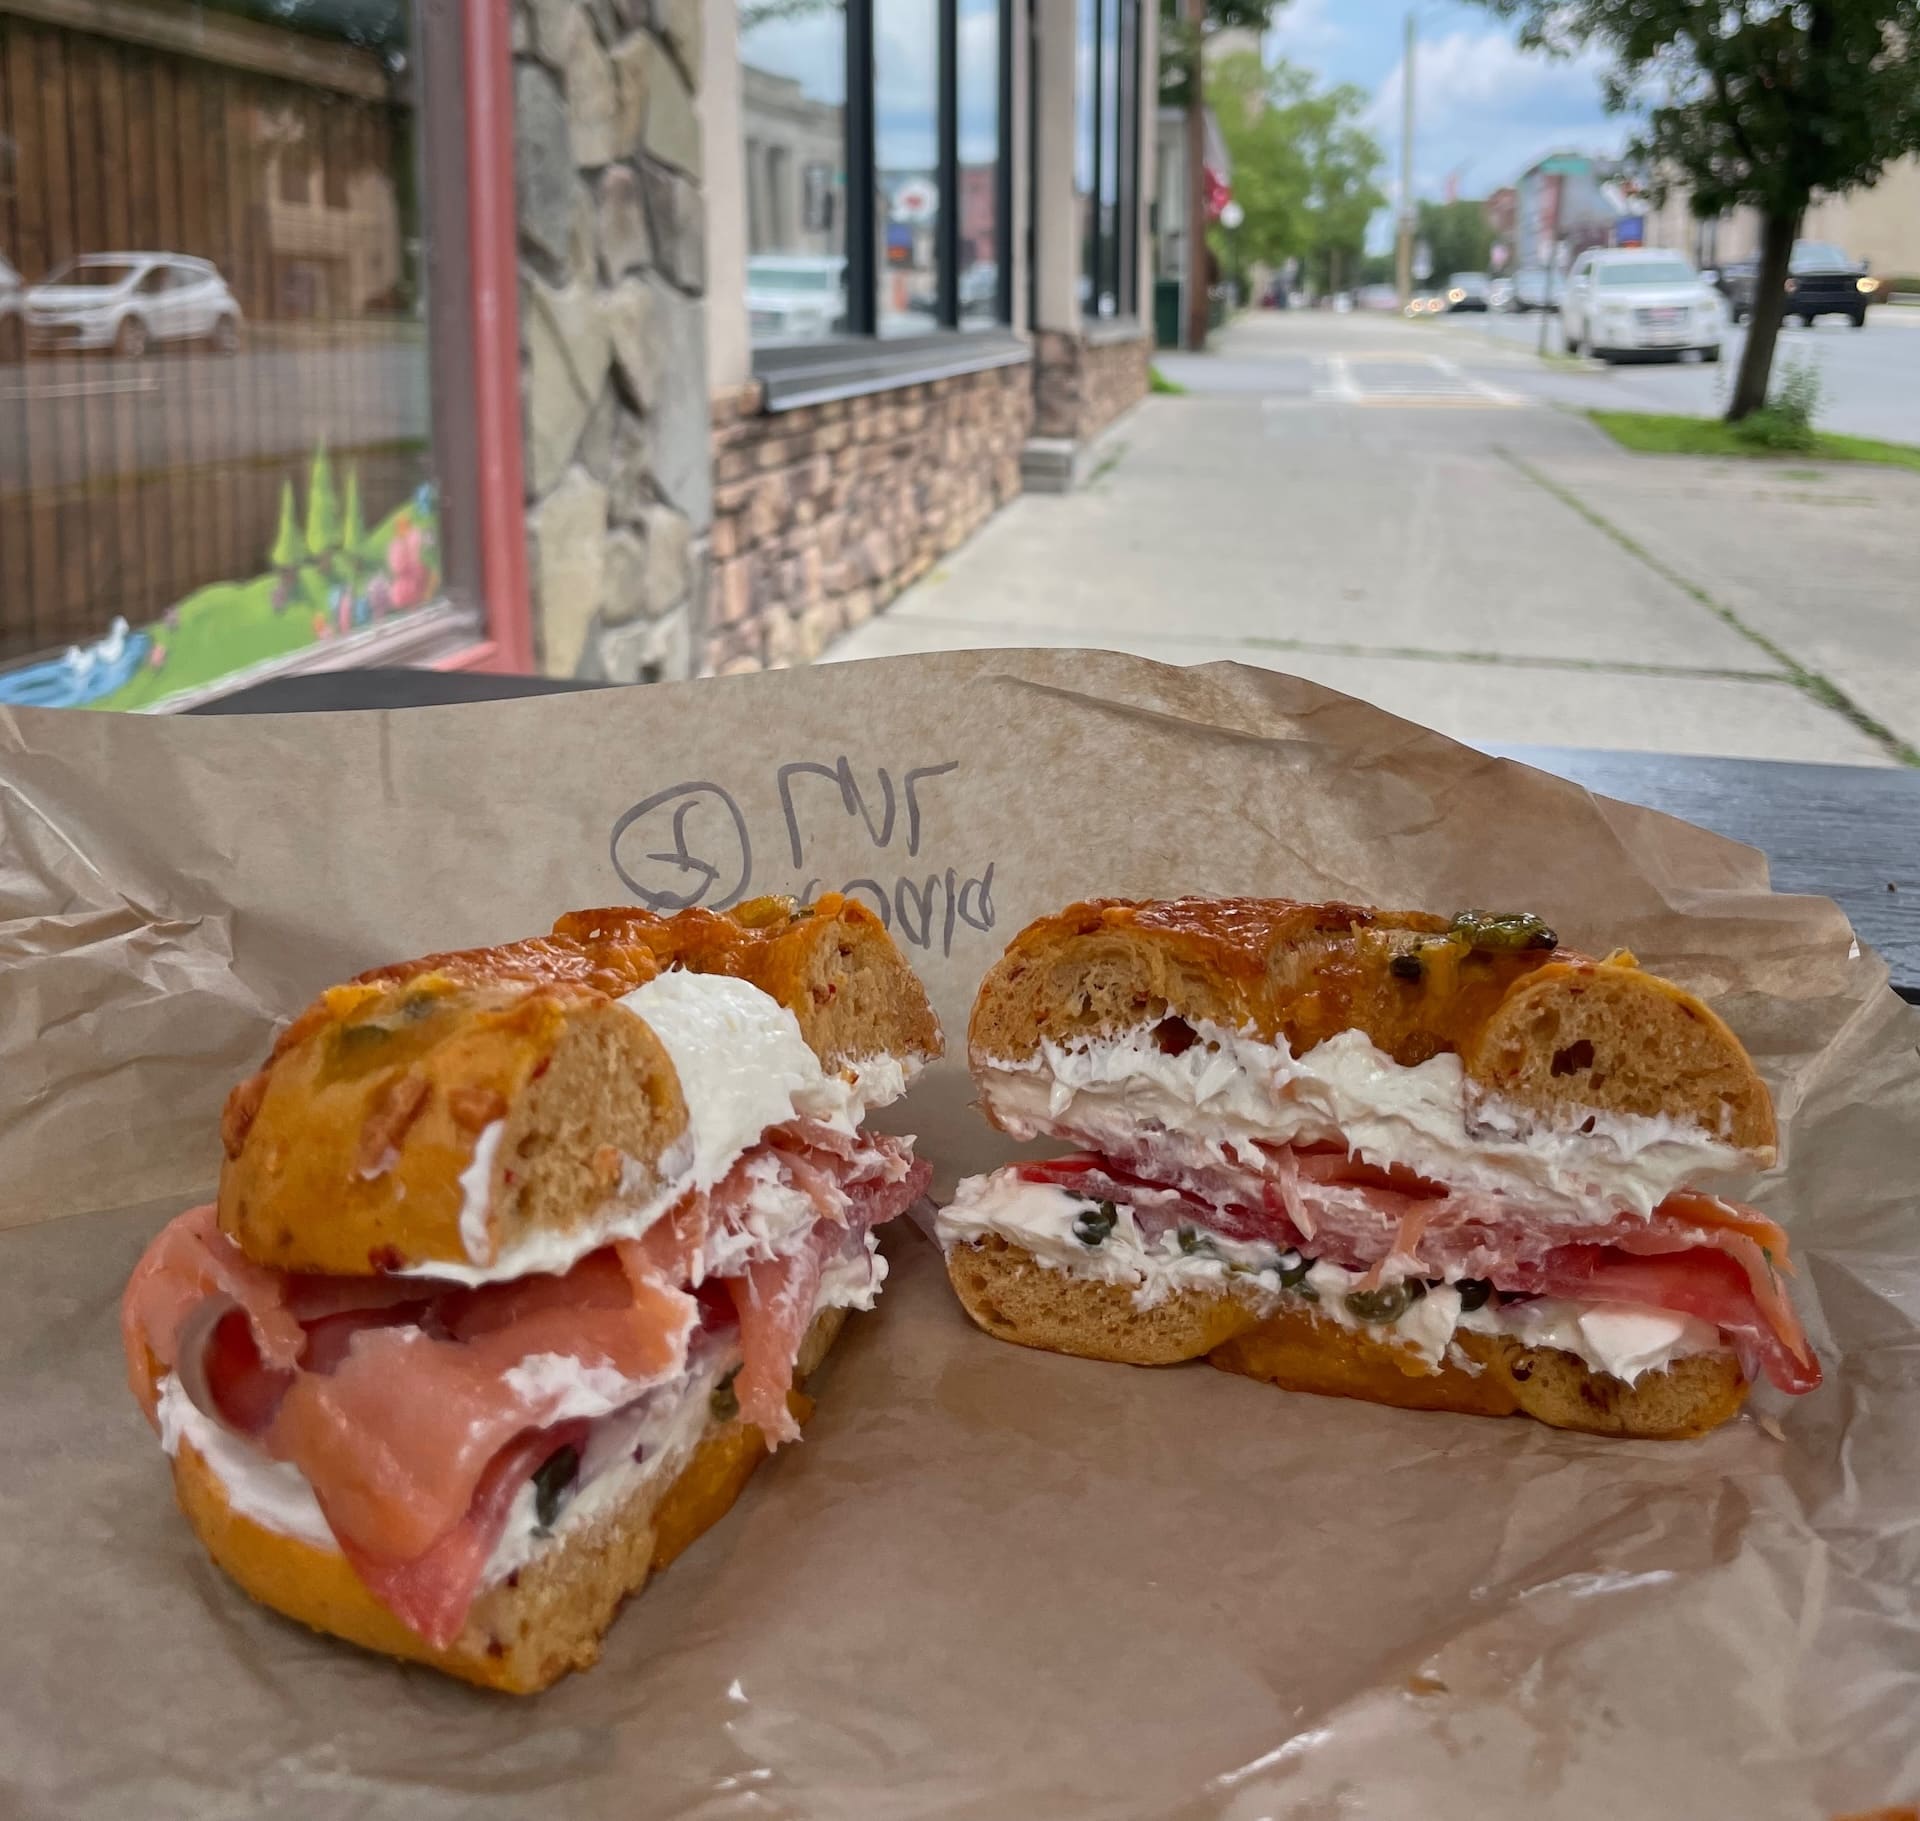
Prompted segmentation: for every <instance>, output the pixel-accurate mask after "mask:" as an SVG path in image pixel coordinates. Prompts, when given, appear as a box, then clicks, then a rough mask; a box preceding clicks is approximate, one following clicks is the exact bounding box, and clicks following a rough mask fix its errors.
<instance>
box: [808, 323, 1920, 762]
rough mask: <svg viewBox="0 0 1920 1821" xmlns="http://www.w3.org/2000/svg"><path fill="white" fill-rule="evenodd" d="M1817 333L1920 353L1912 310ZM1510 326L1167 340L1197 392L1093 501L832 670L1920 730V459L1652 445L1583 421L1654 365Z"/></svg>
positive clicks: (958, 574) (1763, 727)
mask: <svg viewBox="0 0 1920 1821" xmlns="http://www.w3.org/2000/svg"><path fill="white" fill-rule="evenodd" d="M1816 334H1817V336H1818V339H1819V342H1820V343H1822V344H1824V343H1825V342H1826V341H1827V340H1828V339H1835V340H1839V339H1841V338H1844V337H1851V340H1852V342H1853V343H1856V344H1864V345H1865V346H1868V347H1871V346H1873V345H1875V342H1876V338H1878V340H1879V341H1880V342H1882V343H1884V345H1885V346H1887V347H1888V349H1889V350H1890V351H1891V353H1892V354H1893V355H1894V356H1895V357H1897V358H1906V357H1907V350H1909V349H1911V350H1912V355H1913V356H1914V357H1920V332H1916V331H1915V330H1911V329H1908V328H1906V327H1904V326H1891V327H1887V328H1880V327H1878V326H1876V327H1875V328H1873V329H1869V330H1866V331H1863V332H1861V333H1859V334H1854V333H1853V332H1852V331H1850V330H1840V331H1837V332H1834V333H1833V335H1832V336H1831V337H1830V336H1829V333H1828V332H1826V331H1818V332H1816ZM1498 337H1499V330H1498V329H1497V328H1494V329H1492V330H1489V329H1488V328H1487V327H1485V326H1483V325H1479V324H1471V325H1457V324H1426V323H1418V324H1416V323H1407V322H1404V321H1401V320H1400V319H1398V318H1396V317H1392V316H1360V315H1351V316H1335V315H1331V314H1323V313H1318V312H1286V313H1255V314H1250V315H1247V316H1244V317H1242V318H1241V319H1240V320H1239V321H1238V322H1236V323H1235V324H1233V325H1232V326H1231V327H1230V328H1228V329H1227V330H1226V331H1225V332H1224V333H1222V334H1220V335H1219V336H1217V337H1216V339H1215V350H1214V351H1213V352H1211V353H1209V354H1206V355H1200V356H1192V355H1168V354H1163V355H1161V356H1159V357H1158V362H1157V364H1158V366H1159V368H1160V370H1161V372H1162V373H1163V374H1164V375H1165V376H1166V377H1167V378H1169V379H1171V380H1174V381H1176V382H1177V383H1179V384H1180V385H1181V386H1183V387H1184V388H1186V396H1184V397H1155V398H1149V399H1147V400H1145V401H1144V402H1143V403H1142V404H1141V405H1140V406H1139V407H1137V408H1136V409H1135V410H1134V411H1133V412H1131V413H1129V414H1128V415H1127V416H1125V417H1124V418H1122V419H1121V420H1120V422H1119V423H1118V424H1117V425H1115V426H1114V427H1113V429H1112V430H1111V431H1110V432H1109V433H1108V435H1107V437H1106V439H1105V440H1104V443H1103V445H1102V446H1101V448H1100V449H1099V450H1098V452H1097V454H1096V458H1095V460H1094V462H1093V464H1092V473H1091V474H1090V476H1089V478H1088V480H1087V482H1086V483H1085V485H1083V486H1082V487H1081V488H1080V490H1078V491H1077V492H1074V493H1071V494H1067V495H1064V496H1047V495H1036V494H1028V495H1025V496H1023V497H1021V498H1020V499H1017V500H1015V501H1014V502H1013V503H1012V504H1011V505H1010V506H1009V507H1008V508H1007V509H1006V510H1005V511H1004V512H1002V513H1001V514H999V515H998V517H996V518H995V519H994V520H993V521H992V522H991V523H990V524H988V525H987V526H986V527H985V528H984V529H983V530H982V531H981V532H980V533H979V535H978V536H976V537H975V538H974V539H973V540H972V541H971V542H970V543H968V544H967V545H965V546H963V547H962V548H961V549H959V550H958V551H956V552H955V553H954V554H953V555H952V556H951V557H949V558H947V559H946V560H945V561H944V562H943V563H941V564H940V565H939V566H937V567H936V568H935V569H934V570H932V571H931V572H930V573H929V574H928V575H927V576H926V577H925V578H924V579H923V580H921V581H920V582H919V583H917V584H916V585H915V586H914V587H913V588H911V589H910V590H908V591H907V592H906V593H905V594H904V595H902V597H901V598H900V599H899V600H898V601H897V602H895V603H894V604H893V605H892V606H891V607H890V608H889V609H888V610H887V611H886V612H885V613H883V614H881V615H880V616H879V617H878V618H876V619H873V620H871V621H869V622H868V623H867V624H865V625H863V626H861V627H859V628H858V629H857V630H854V631H851V632H850V633H849V634H848V635H847V636H845V637H843V638H841V639H840V640H838V641H837V642H836V643H834V644H833V645H831V646H830V647H829V648H828V651H827V653H826V655H827V656H828V657H830V658H836V659H838V658H859V657H870V656H882V655H886V654H890V653H894V652H903V651H937V650H943V649H949V648H955V647H962V648H969V647H971V648H978V647H990V646H996V645H1056V646H1058V645H1092V646H1104V647H1108V648H1113V649H1119V650H1127V651H1137V652H1139V653H1141V654H1142V655H1145V656H1149V657H1157V658H1160V659H1162V660H1164V661H1166V662H1170V663H1204V662H1208V661H1210V660H1214V659H1222V658H1231V659H1235V660H1238V661H1240V662H1242V663H1248V664H1257V665H1263V666H1266V667H1268V668H1272V669H1278V670H1286V671H1291V672H1293V673H1295V674H1297V675H1302V676H1308V677H1312V678H1314V679H1316V680H1317V681H1320V682H1324V683H1328V684H1331V685H1332V686H1333V687H1335V688H1338V689H1341V690H1344V691H1346V692H1347V693H1348V694H1351V695H1357V696H1361V697H1364V698H1366V699H1367V700H1369V701H1373V702H1376V703H1378V704H1379V705H1381V706H1382V707H1385V708H1387V709H1390V710H1391V711H1393V712H1395V713H1397V714H1401V715H1404V716H1406V717H1407V718H1408V719H1410V720H1414V721H1419V722H1421V723H1423V724H1425V725H1427V726H1431V727H1437V728H1439V729H1441V730H1442V731H1443V732H1446V733H1449V734H1452V735H1453V736H1454V737H1455V738H1458V739H1463V740H1466V741H1469V742H1471V743H1477V744H1482V745H1491V744H1501V743H1511V744H1542V745H1572V746H1593V747H1612V748H1626V749H1636V750H1641V751H1667V752H1686V753H1717V754H1724V755H1728V756H1735V757H1750V758H1781V759H1810V760H1831V761H1841V762H1852V763H1859V764H1887V763H1890V762H1896V761H1897V760H1898V759H1899V758H1901V757H1902V756H1903V754H1904V752H1905V751H1906V749H1907V748H1908V747H1909V746H1912V745H1920V637H1916V634H1915V630H1914V624H1913V605H1914V592H1913V577H1914V575H1915V573H1916V570H1920V474H1915V473H1912V472H1909V471H1904V470H1898V469H1892V468H1886V467H1878V466H1869V465H1865V464H1859V463H1832V462H1819V463H1814V462H1807V461H1788V462H1754V461H1731V460H1729V461H1705V460H1697V459H1692V458H1685V457H1669V456H1639V455H1633V454H1630V453H1628V452H1627V451H1625V450H1623V449H1621V448H1620V447H1619V446H1618V445H1617V444H1615V443H1614V442H1613V441H1612V440H1611V439H1610V438H1608V437H1606V436H1605V435H1603V434H1602V433H1601V432H1600V431H1599V430H1598V429H1596V428H1595V427H1594V426H1593V425H1592V424H1591V423H1589V422H1587V421H1586V419H1585V417H1584V415H1583V414H1582V413H1581V412H1580V411H1578V410H1577V409H1572V408H1565V407H1570V406H1575V405H1580V404H1599V403H1613V402H1626V399H1627V395H1626V394H1625V393H1624V392H1623V391H1622V390H1619V389H1616V382H1619V381H1625V382H1626V383H1627V384H1628V385H1631V384H1632V383H1633V381H1634V378H1635V376H1633V375H1630V374H1628V373H1626V372H1625V371H1624V370H1622V371H1621V372H1618V373H1615V372H1610V371H1605V370H1602V371H1600V372H1598V373H1596V374H1593V375H1588V374H1586V373H1584V372H1582V371H1580V370H1577V369H1569V370H1566V371H1564V372H1560V371H1554V370H1551V369H1548V368H1543V367H1542V365H1541V363H1540V362H1539V361H1538V360H1537V359H1535V358H1534V357H1533V356H1532V355H1530V354H1527V353H1524V352H1522V351H1521V350H1520V349H1517V348H1513V347H1510V346H1506V345H1503V344H1502V343H1501V342H1500V340H1499V339H1498ZM1711 371H1712V370H1711V369H1708V370H1705V372H1703V371H1702V370H1701V369H1698V368H1690V369H1687V370H1685V371H1684V372H1681V373H1677V374H1668V375H1660V376H1654V378H1653V380H1652V383H1653V384H1656V385H1658V384H1661V383H1666V384H1673V383H1675V381H1678V382H1679V383H1681V384H1686V383H1688V382H1702V381H1705V382H1706V383H1710V381H1711ZM1556 406H1561V407H1563V408H1556ZM1649 408H1674V407H1672V406H1670V405H1668V404H1666V403H1665V402H1664V401H1661V400H1659V399H1657V398H1656V399H1654V400H1653V401H1652V403H1651V405H1650V406H1649Z"/></svg>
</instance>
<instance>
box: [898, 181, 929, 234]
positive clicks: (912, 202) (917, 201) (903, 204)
mask: <svg viewBox="0 0 1920 1821" xmlns="http://www.w3.org/2000/svg"><path fill="white" fill-rule="evenodd" d="M939 207H940V193H939V191H938V190H936V189H935V188H934V187H933V185H932V184H930V183H929V182H928V181H927V180H926V179H925V178H924V177H910V178H908V179H907V181H906V182H905V183H903V184H902V185H901V186H900V187H899V188H898V189H897V190H895V191H894V193H893V218H894V220H895V221H910V222H913V223H914V224H915V225H916V226H918V225H921V224H923V223H925V222H929V221H931V220H932V219H933V217H934V213H935V211H936V210H938V208H939Z"/></svg>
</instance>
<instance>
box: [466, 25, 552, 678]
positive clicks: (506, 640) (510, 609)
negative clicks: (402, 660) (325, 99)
mask: <svg viewBox="0 0 1920 1821" xmlns="http://www.w3.org/2000/svg"><path fill="white" fill-rule="evenodd" d="M508 12H509V8H508V3H507V0H473V3H472V4H470V5H469V6H468V8H467V32H466V63H467V68H466V76H467V199H468V200H467V212H468V233H469V239H470V245H471V248H472V258H473V271H472V274H471V277H472V284H473V404H474V419H475V429H476V432H477V434H478V437H479V441H480V497H479V499H478V500H477V501H475V509H476V510H477V511H478V513H479V515H480V569H481V586H482V589H483V590H484V598H485V603H486V610H487V630H488V632H489V633H490V634H491V635H492V637H491V639H490V641H489V643H488V645H487V646H486V647H484V648H483V649H485V650H487V651H488V652H489V654H490V656H489V660H488V661H487V662H486V663H484V664H480V663H475V664H473V665H472V666H471V667H472V668H476V669H477V668H485V669H489V670H503V671H531V670H532V669H533V668H534V661H533V615H532V610H531V607H530V605H529V602H528V599H527V538H526V489H525V477H524V473H523V471H522V467H521V460H520V273H519V268H518V266H517V264H516V259H515V251H514V201H513V38H512V26H511V23H510V21H509V18H508ZM464 655H465V654H456V656H464Z"/></svg>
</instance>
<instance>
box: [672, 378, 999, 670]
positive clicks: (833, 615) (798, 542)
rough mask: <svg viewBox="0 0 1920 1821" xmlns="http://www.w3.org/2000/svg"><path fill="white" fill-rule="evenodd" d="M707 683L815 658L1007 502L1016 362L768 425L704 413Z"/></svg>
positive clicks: (771, 416) (749, 412)
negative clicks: (708, 427) (709, 516)
mask: <svg viewBox="0 0 1920 1821" xmlns="http://www.w3.org/2000/svg"><path fill="white" fill-rule="evenodd" d="M712 411H713V449H714V499H713V506H714V512H713V585H712V589H711V591H710V600H709V612H708V619H709V632H708V636H707V639H706V643H705V647H704V650H703V652H702V653H701V657H702V659H703V668H705V669H707V670H709V671H720V672H729V671H738V670H760V669H766V668H777V667H781V666H785V665H789V664H800V663H806V662H808V661H809V660H811V659H813V658H815V657H817V656H818V655H819V654H820V651H821V650H822V648H823V647H824V646H825V645H826V644H827V642H828V641H829V640H830V639H831V638H833V637H834V635H835V634H836V633H839V632H843V631H846V630H848V629H850V628H852V627H854V626H858V625H860V624H861V623H862V622H863V621H865V620H868V619H870V618H871V617H872V616H873V615H874V614H875V613H877V612H878V611H879V610H880V609H881V608H882V607H884V606H885V605H886V604H887V602H888V601H890V600H892V599H893V597H894V596H895V595H896V594H898V593H899V592H900V590H901V589H902V588H904V587H906V586H907V584H908V583H909V582H912V581H914V580H916V579H917V578H918V577H920V576H922V575H924V574H925V573H926V572H927V570H928V569H929V568H930V567H931V566H932V564H933V563H934V561H935V559H936V558H938V557H940V556H942V555H944V554H945V553H946V552H947V551H949V550H952V549H953V548H954V546H955V545H957V544H959V543H961V542H963V541H964V540H965V539H966V538H967V537H969V536H970V535H971V534H972V533H973V532H974V531H975V530H977V529H978V528H979V526H980V525H981V524H982V522H983V521H985V520H986V519H987V518H988V517H990V516H991V515H992V514H993V513H994V512H995V511H996V510H997V509H998V508H999V507H1001V506H1003V505H1004V504H1006V502H1007V501H1008V500H1009V499H1011V498H1012V497H1013V496H1014V495H1015V494H1016V493H1018V492H1019V491H1020V450H1021V446H1022V444H1023V443H1024V442H1025V440H1026V437H1027V434H1028V431H1029V428H1030V426H1031V421H1032V416H1033V392H1032V370H1031V368H1030V367H1028V366H1027V365H1026V364H1025V363H1021V364H1019V365H1014V366H1007V367H995V368H991V369H989V370H988V371H986V372H984V373H968V374H962V375H959V376H956V377H954V378H951V379H940V380H933V381H929V382H927V383H925V384H921V385H913V386H902V387H899V388H897V389H895V390H892V391H887V392H876V393H871V394H869V395H867V396H866V397H862V398H850V399H838V400H834V401H832V402H830V403H826V404H819V405H806V406H802V407H800V408H799V409H797V410H792V411H781V412H775V413H767V412H764V411H763V410H762V409H761V394H760V388H759V387H758V386H757V385H755V386H748V387H745V388H743V389H742V390H741V391H739V392H736V393H732V394H728V395H725V396H723V397H720V398H716V399H715V400H713V401H712Z"/></svg>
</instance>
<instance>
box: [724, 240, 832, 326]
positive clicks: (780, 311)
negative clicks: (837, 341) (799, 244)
mask: <svg viewBox="0 0 1920 1821" xmlns="http://www.w3.org/2000/svg"><path fill="white" fill-rule="evenodd" d="M846 314H847V262H846V260H845V259H843V258H840V257H839V256H837V255H829V254H823V253H756V254H754V255H753V257H752V258H750V259H749V260H748V261H747V324H748V328H749V331H750V332H751V334H752V336H753V339H754V340H755V341H788V340H801V339H806V338H810V337H815V336H821V335H830V334H832V333H833V331H834V329H835V328H836V327H837V326H838V325H839V324H840V323H841V322H842V321H843V320H844V319H845V317H846Z"/></svg>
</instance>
